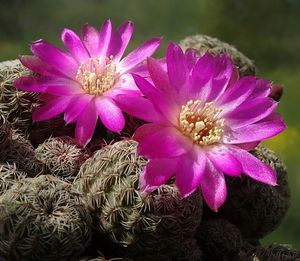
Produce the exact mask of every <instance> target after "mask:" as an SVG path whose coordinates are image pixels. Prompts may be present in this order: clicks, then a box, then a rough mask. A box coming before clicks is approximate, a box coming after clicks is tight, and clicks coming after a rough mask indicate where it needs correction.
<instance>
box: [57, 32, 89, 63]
mask: <svg viewBox="0 0 300 261" xmlns="http://www.w3.org/2000/svg"><path fill="white" fill-rule="evenodd" d="M61 39H62V41H63V43H64V44H65V46H66V48H67V49H68V51H69V52H70V54H71V55H72V57H73V58H74V59H75V60H76V61H77V64H79V65H80V64H81V63H82V62H84V61H87V60H88V59H89V58H90V56H89V53H88V51H87V50H86V48H85V46H84V45H83V43H82V42H81V40H80V38H79V37H78V35H77V34H76V33H75V32H73V31H72V30H69V29H64V30H63V32H62V35H61Z"/></svg>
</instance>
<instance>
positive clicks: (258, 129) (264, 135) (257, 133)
mask: <svg viewBox="0 0 300 261" xmlns="http://www.w3.org/2000/svg"><path fill="white" fill-rule="evenodd" d="M286 128H287V127H286V125H285V124H284V122H283V121H261V122H258V123H255V124H251V125H247V126H243V127H241V128H239V129H235V130H233V131H232V132H231V133H226V134H225V135H224V136H223V138H222V142H224V143H227V144H240V143H249V142H258V141H262V140H265V139H269V138H271V137H274V136H275V135H277V134H279V133H281V132H282V131H284V130H285V129H286Z"/></svg>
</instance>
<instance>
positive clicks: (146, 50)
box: [118, 38, 161, 73]
mask: <svg viewBox="0 0 300 261" xmlns="http://www.w3.org/2000/svg"><path fill="white" fill-rule="evenodd" d="M160 43H161V38H151V39H149V40H148V41H146V42H145V43H143V44H142V45H141V46H139V47H138V48H136V49H135V50H134V51H132V52H131V53H129V54H128V55H127V56H126V57H125V58H124V59H123V60H122V61H120V63H119V64H118V68H119V67H120V68H122V69H121V71H120V72H121V73H124V72H126V71H128V70H129V69H131V68H132V67H134V66H135V65H137V64H138V63H140V62H142V61H145V60H146V59H147V57H148V56H151V55H152V54H153V53H154V52H155V51H156V49H157V48H158V47H159V45H160Z"/></svg>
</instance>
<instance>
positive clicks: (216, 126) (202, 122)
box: [179, 100, 225, 146]
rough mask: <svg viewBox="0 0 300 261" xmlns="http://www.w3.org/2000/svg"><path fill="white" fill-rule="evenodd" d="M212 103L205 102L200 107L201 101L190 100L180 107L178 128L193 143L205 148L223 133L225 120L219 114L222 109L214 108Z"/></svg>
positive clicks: (216, 140) (217, 139)
mask: <svg viewBox="0 0 300 261" xmlns="http://www.w3.org/2000/svg"><path fill="white" fill-rule="evenodd" d="M213 104H214V103H213V102H207V103H205V104H204V106H203V105H202V106H201V101H199V100H196V101H193V100H190V101H189V102H187V103H186V105H182V108H181V112H180V117H179V128H180V130H181V132H182V133H183V134H184V135H185V136H187V137H189V138H190V139H191V140H192V141H193V142H194V143H196V144H198V145H201V146H206V145H209V144H212V143H214V142H218V141H219V140H220V139H221V135H222V133H223V132H224V130H223V128H224V122H225V119H221V118H220V116H219V114H220V112H221V111H222V109H218V108H214V107H213Z"/></svg>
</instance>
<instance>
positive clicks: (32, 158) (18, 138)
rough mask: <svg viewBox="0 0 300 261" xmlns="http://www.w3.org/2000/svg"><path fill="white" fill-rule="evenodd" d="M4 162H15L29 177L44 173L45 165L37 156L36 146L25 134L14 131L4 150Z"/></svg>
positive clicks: (2, 159)
mask: <svg viewBox="0 0 300 261" xmlns="http://www.w3.org/2000/svg"><path fill="white" fill-rule="evenodd" d="M1 161H2V162H7V163H10V164H15V165H16V166H17V168H18V169H19V170H20V171H24V172H26V173H27V175H28V176H29V177H35V176H36V175H39V174H44V171H45V165H44V163H43V162H41V161H40V160H38V159H37V158H36V154H35V151H34V147H33V146H32V145H31V143H30V141H29V140H27V139H26V138H25V137H23V135H21V134H19V133H17V132H15V131H14V132H13V135H12V138H11V140H9V143H8V145H7V146H6V147H5V149H4V150H3V151H2V158H1Z"/></svg>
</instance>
